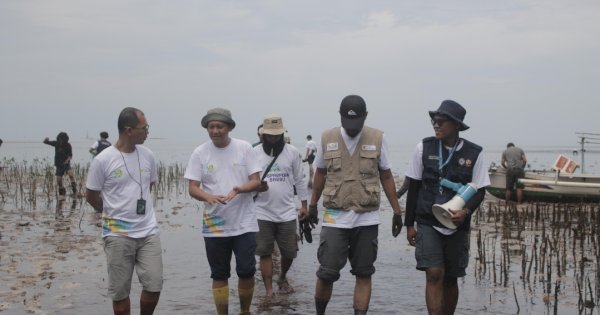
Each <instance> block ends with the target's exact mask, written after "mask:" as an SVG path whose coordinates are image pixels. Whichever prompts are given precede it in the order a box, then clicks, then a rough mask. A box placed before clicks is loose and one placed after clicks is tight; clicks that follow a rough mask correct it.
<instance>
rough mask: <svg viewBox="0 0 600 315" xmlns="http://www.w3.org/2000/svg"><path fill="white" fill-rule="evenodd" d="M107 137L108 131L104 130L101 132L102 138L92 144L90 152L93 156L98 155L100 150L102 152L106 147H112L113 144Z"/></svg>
mask: <svg viewBox="0 0 600 315" xmlns="http://www.w3.org/2000/svg"><path fill="white" fill-rule="evenodd" d="M107 139H108V132H106V131H102V132H101V133H100V140H98V141H96V142H94V144H92V147H91V148H90V153H91V154H92V155H93V156H96V155H98V154H100V152H102V151H103V150H104V149H106V148H108V147H110V146H111V145H112V144H111V143H110V142H109V141H108V140H107Z"/></svg>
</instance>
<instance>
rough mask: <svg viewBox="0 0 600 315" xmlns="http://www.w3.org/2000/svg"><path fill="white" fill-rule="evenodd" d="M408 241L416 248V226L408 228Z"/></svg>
mask: <svg viewBox="0 0 600 315" xmlns="http://www.w3.org/2000/svg"><path fill="white" fill-rule="evenodd" d="M406 240H407V241H408V244H409V245H410V246H415V245H416V244H417V230H415V227H414V226H407V227H406Z"/></svg>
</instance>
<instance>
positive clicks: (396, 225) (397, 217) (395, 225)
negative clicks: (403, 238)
mask: <svg viewBox="0 0 600 315" xmlns="http://www.w3.org/2000/svg"><path fill="white" fill-rule="evenodd" d="M400 231H402V215H401V214H398V213H396V212H394V216H393V217H392V235H393V236H394V237H396V236H398V234H400Z"/></svg>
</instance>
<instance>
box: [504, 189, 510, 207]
mask: <svg viewBox="0 0 600 315" xmlns="http://www.w3.org/2000/svg"><path fill="white" fill-rule="evenodd" d="M510 198H511V191H510V190H509V189H507V190H506V192H505V193H504V201H506V204H507V205H508V203H509V202H510Z"/></svg>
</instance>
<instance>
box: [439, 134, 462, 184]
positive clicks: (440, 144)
mask: <svg viewBox="0 0 600 315" xmlns="http://www.w3.org/2000/svg"><path fill="white" fill-rule="evenodd" d="M459 142H460V138H458V139H456V143H455V144H454V146H453V147H452V150H450V154H448V158H447V159H446V161H445V162H444V157H443V155H442V141H441V140H440V142H438V144H439V146H438V156H439V159H438V170H439V172H440V180H441V179H442V169H443V168H444V166H446V164H448V162H450V159H452V155H454V152H455V151H456V148H457V147H458V143H459ZM439 189H440V195H441V194H442V193H443V189H442V185H440V187H439Z"/></svg>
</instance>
